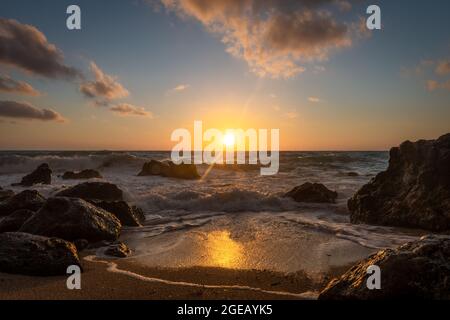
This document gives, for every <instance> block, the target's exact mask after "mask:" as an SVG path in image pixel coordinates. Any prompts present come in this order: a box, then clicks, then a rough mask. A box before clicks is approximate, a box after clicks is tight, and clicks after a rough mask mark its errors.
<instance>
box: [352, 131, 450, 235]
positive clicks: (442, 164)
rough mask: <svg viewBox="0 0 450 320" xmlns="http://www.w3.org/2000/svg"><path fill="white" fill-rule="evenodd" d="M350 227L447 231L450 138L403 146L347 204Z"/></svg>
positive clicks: (391, 152)
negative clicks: (363, 225) (361, 224)
mask: <svg viewBox="0 0 450 320" xmlns="http://www.w3.org/2000/svg"><path fill="white" fill-rule="evenodd" d="M348 208H349V210H350V212H351V215H350V218H351V222H353V223H369V224H376V225H389V226H399V227H412V228H421V229H427V230H432V231H439V232H440V231H449V230H450V134H447V135H445V136H442V137H440V138H439V139H437V140H430V141H425V140H421V141H418V142H415V143H413V142H409V141H407V142H404V143H402V144H401V145H400V147H398V148H392V149H391V151H390V160H389V167H388V169H387V170H386V171H384V172H381V173H379V174H378V175H377V176H376V177H375V178H374V179H373V180H372V181H370V182H369V183H368V184H366V185H365V186H363V187H362V188H361V189H360V190H359V191H358V192H357V193H356V194H355V195H354V196H353V197H352V198H351V199H350V200H349V201H348Z"/></svg>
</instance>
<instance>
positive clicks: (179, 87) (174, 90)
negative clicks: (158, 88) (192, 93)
mask: <svg viewBox="0 0 450 320" xmlns="http://www.w3.org/2000/svg"><path fill="white" fill-rule="evenodd" d="M190 87H191V86H190V85H188V84H179V85H177V86H176V87H174V88H172V89H170V90H168V91H167V92H166V94H167V95H170V94H174V93H179V92H182V91H186V90H187V89H189V88H190Z"/></svg>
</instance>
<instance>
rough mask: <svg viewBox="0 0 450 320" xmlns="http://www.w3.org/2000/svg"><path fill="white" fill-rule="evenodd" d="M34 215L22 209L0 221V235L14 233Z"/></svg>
mask: <svg viewBox="0 0 450 320" xmlns="http://www.w3.org/2000/svg"><path fill="white" fill-rule="evenodd" d="M33 215H34V212H33V211H31V210H27V209H22V210H18V211H16V212H14V213H13V214H11V215H9V216H7V217H5V218H3V220H0V233H3V232H15V231H18V230H19V229H20V227H22V225H23V224H24V223H25V221H27V220H28V219H29V218H31V217H32V216H33Z"/></svg>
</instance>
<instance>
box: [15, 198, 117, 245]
mask: <svg viewBox="0 0 450 320" xmlns="http://www.w3.org/2000/svg"><path fill="white" fill-rule="evenodd" d="M121 227H122V226H121V224H120V221H119V220H118V219H117V218H116V217H115V216H114V215H112V214H111V213H109V212H107V211H105V210H103V209H101V208H98V207H96V206H94V205H92V204H90V203H88V202H86V201H84V200H82V199H77V198H64V197H55V198H49V199H48V200H47V202H46V203H45V204H44V206H43V207H42V208H41V209H40V210H39V211H38V212H37V213H36V214H35V215H34V216H33V217H31V218H30V219H28V220H27V221H26V222H25V223H24V224H23V226H22V227H21V228H20V231H21V232H28V233H31V234H37V235H43V236H48V237H58V238H62V239H65V240H69V241H74V240H77V239H86V240H88V241H89V242H96V241H100V240H116V239H117V238H118V237H119V235H120V230H121Z"/></svg>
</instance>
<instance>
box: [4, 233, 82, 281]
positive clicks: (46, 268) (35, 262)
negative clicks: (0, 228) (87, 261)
mask: <svg viewBox="0 0 450 320" xmlns="http://www.w3.org/2000/svg"><path fill="white" fill-rule="evenodd" d="M71 265H78V266H81V264H80V259H79V258H78V253H77V249H76V248H75V246H74V245H73V244H72V243H70V242H67V241H64V240H61V239H56V238H47V237H41V236H36V235H31V234H27V233H20V232H7V233H2V234H0V272H6V273H14V274H23V275H32V276H55V275H65V274H66V271H67V267H69V266H71Z"/></svg>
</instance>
